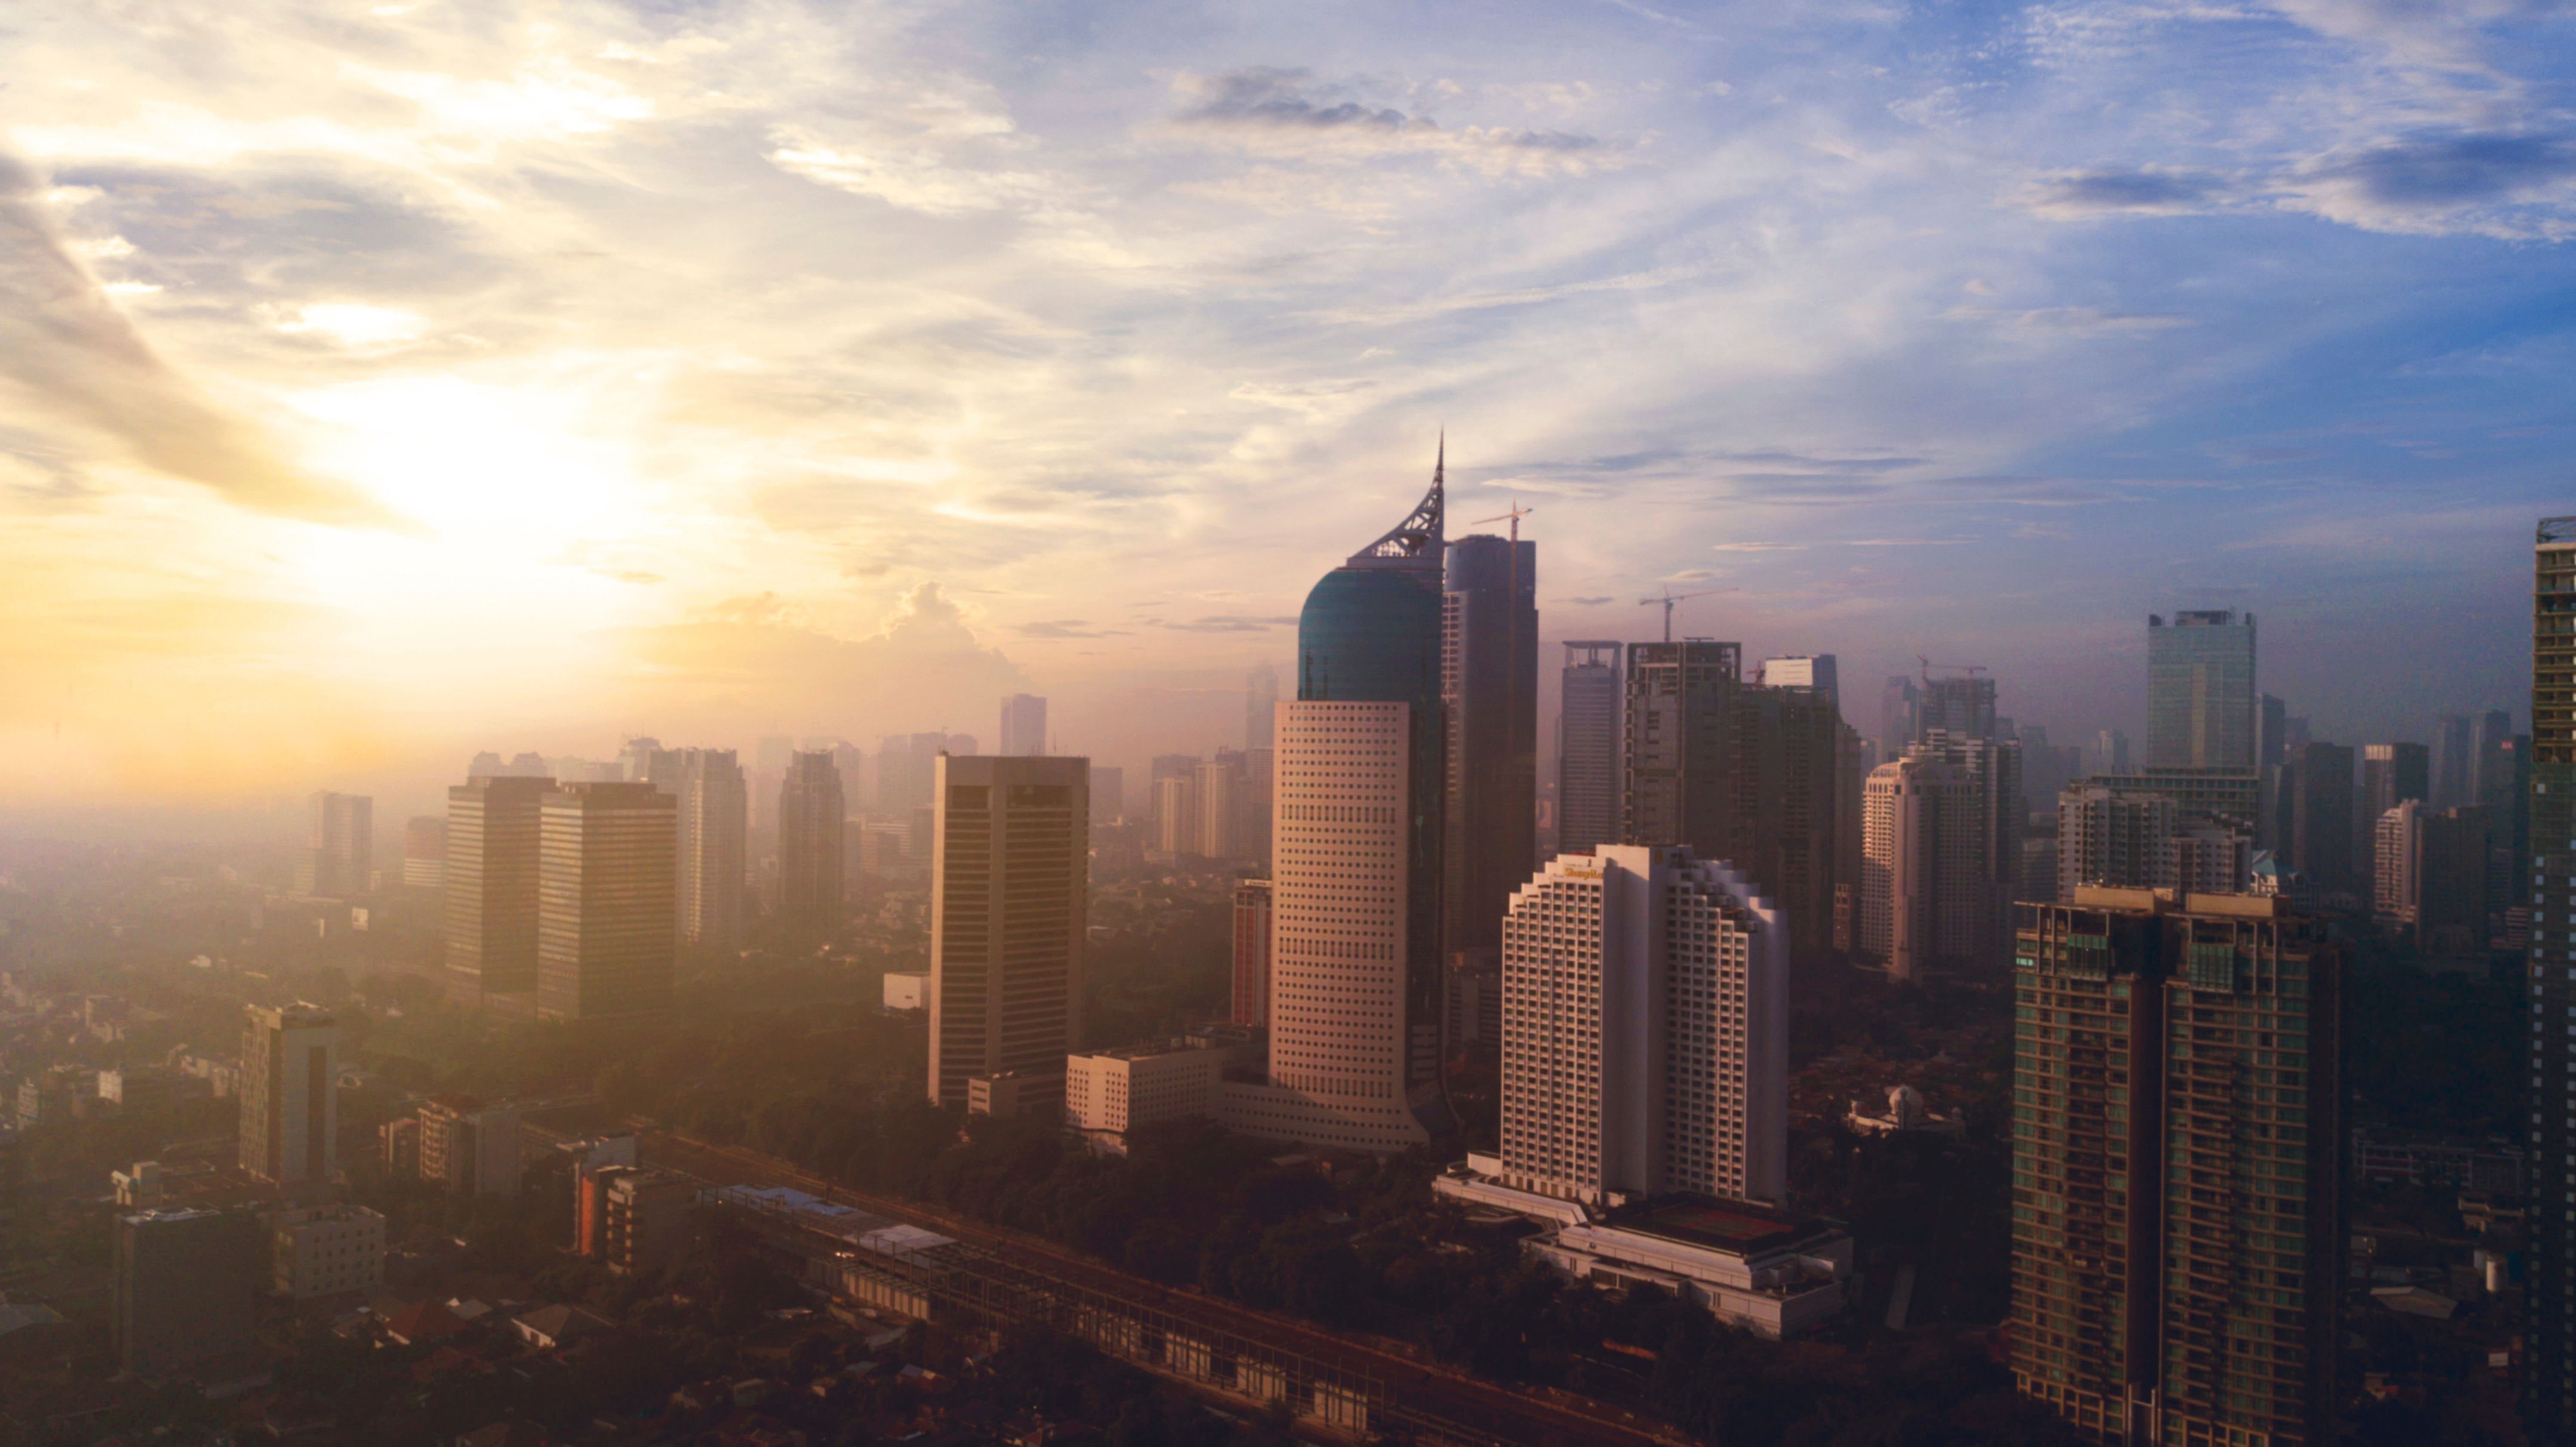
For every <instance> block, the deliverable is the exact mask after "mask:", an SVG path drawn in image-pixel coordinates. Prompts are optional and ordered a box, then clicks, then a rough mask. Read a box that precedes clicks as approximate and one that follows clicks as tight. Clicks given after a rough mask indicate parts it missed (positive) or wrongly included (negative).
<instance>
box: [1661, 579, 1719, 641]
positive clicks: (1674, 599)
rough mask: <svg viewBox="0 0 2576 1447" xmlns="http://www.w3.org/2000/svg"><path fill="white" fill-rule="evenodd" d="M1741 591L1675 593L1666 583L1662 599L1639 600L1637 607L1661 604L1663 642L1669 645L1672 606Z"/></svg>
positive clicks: (1671, 632) (1671, 634)
mask: <svg viewBox="0 0 2576 1447" xmlns="http://www.w3.org/2000/svg"><path fill="white" fill-rule="evenodd" d="M1743 591H1744V590H1743V589H1742V588H1711V589H1709V590H1708V591H1707V592H1704V593H1676V592H1674V591H1673V589H1672V585H1671V584H1669V583H1667V584H1665V585H1664V593H1663V596H1662V597H1660V598H1640V599H1638V600H1637V606H1638V607H1640V608H1643V607H1645V606H1646V605H1647V604H1649V603H1661V604H1663V605H1664V641H1665V642H1666V643H1670V642H1672V641H1673V605H1674V604H1675V603H1687V602H1689V601H1690V600H1691V599H1693V598H1714V597H1716V596H1717V595H1718V594H1720V593H1741V592H1743Z"/></svg>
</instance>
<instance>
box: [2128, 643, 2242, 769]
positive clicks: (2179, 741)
mask: <svg viewBox="0 0 2576 1447" xmlns="http://www.w3.org/2000/svg"><path fill="white" fill-rule="evenodd" d="M2259 696H2260V695H2259V693H2258V691H2257V690H2256V688H2255V687H2254V615H2253V614H2251V613H2248V614H2246V615H2245V617H2244V619H2243V621H2242V622H2240V621H2238V619H2237V616H2236V614H2235V612H2234V611H2232V610H2229V609H2223V608H2222V609H2215V610H2206V611H2194V612H2181V613H2176V614H2175V615H2174V617H2173V622H2171V623H2167V622H2165V620H2164V619H2163V618H2161V617H2157V616H2155V615H2152V614H2150V615H2149V616H2148V618H2147V757H2146V763H2147V765H2148V767H2150V768H2201V769H2212V768H2223V769H2250V768H2252V767H2254V765H2255V760H2256V755H2257V753H2258V752H2259V749H2260V742H2261V740H2260V735H2259V731H2258V729H2257V727H2256V722H2257V707H2258V705H2257V699H2258V698H2259Z"/></svg>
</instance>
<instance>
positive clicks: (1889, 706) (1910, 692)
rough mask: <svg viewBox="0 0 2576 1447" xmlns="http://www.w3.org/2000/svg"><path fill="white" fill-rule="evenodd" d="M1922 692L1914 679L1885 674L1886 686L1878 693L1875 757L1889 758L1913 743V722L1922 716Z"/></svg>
mask: <svg viewBox="0 0 2576 1447" xmlns="http://www.w3.org/2000/svg"><path fill="white" fill-rule="evenodd" d="M1922 710H1923V691H1922V690H1921V689H1919V688H1916V687H1915V686H1914V680H1913V679H1911V678H1909V677H1907V676H1906V675H1904V674H1902V673H1891V674H1889V675H1888V676H1887V683H1886V686H1885V687H1883V688H1881V689H1880V690H1879V695H1878V758H1879V762H1881V763H1887V762H1891V761H1893V760H1894V759H1895V758H1896V756H1897V755H1899V754H1902V753H1904V752H1905V746H1906V745H1907V744H1910V743H1912V742H1914V733H1915V723H1916V720H1918V719H1919V718H1920V717H1921V716H1922Z"/></svg>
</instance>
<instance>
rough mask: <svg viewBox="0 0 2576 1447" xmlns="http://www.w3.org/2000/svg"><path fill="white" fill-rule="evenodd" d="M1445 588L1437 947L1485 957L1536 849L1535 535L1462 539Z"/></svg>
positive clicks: (1452, 551) (1452, 549)
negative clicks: (1444, 771)
mask: <svg viewBox="0 0 2576 1447" xmlns="http://www.w3.org/2000/svg"><path fill="white" fill-rule="evenodd" d="M1442 588H1443V591H1442V594H1441V623H1440V629H1441V644H1440V651H1441V662H1440V696H1441V709H1442V712H1443V714H1444V716H1445V722H1446V723H1447V726H1448V731H1449V732H1448V739H1447V745H1446V752H1447V760H1446V762H1447V767H1448V784H1447V788H1446V790H1445V791H1444V793H1445V797H1444V798H1443V800H1442V807H1443V810H1444V816H1445V825H1444V827H1445V830H1446V833H1445V835H1444V837H1443V839H1442V841H1441V845H1440V857H1441V863H1442V866H1443V867H1444V868H1445V869H1446V871H1447V874H1446V877H1445V879H1444V880H1443V883H1442V885H1441V908H1442V912H1443V916H1444V918H1443V922H1442V925H1441V949H1442V951H1443V953H1444V954H1448V955H1454V954H1458V953H1461V952H1473V953H1477V954H1480V955H1490V954H1491V953H1492V952H1493V951H1494V950H1496V949H1498V948H1500V947H1501V944H1502V932H1503V911H1504V909H1505V908H1506V907H1507V906H1508V905H1509V904H1510V902H1511V897H1512V891H1513V890H1515V889H1518V888H1519V887H1520V885H1521V883H1522V881H1524V880H1526V879H1528V878H1529V874H1530V870H1531V869H1532V868H1533V867H1535V863H1536V854H1537V850H1538V544H1537V543H1535V542H1525V541H1519V540H1511V539H1504V538H1497V537H1491V536H1487V535H1483V534H1478V535H1475V536H1471V537H1464V538H1459V539H1457V540H1455V541H1453V542H1451V543H1450V544H1449V547H1448V565H1447V576H1446V579H1445V580H1444V582H1443V584H1442Z"/></svg>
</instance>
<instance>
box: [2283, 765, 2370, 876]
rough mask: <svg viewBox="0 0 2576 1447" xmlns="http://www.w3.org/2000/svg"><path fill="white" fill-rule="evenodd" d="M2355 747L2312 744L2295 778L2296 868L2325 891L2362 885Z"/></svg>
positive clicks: (2292, 846)
mask: <svg viewBox="0 0 2576 1447" xmlns="http://www.w3.org/2000/svg"><path fill="white" fill-rule="evenodd" d="M2352 784H2353V779H2352V748H2351V746H2350V745H2347V744H2319V743H2311V744H2308V745H2307V746H2305V747H2304V748H2302V749H2300V750H2299V753H2298V757H2297V762H2296V763H2295V764H2294V765H2293V766H2292V769H2291V777H2290V788H2289V794H2290V818H2289V833H2290V864H2291V867H2292V868H2294V869H2297V870H2298V871H2299V872H2300V873H2301V874H2304V875H2306V876H2307V877H2308V882H2309V883H2311V884H2313V885H2315V886H2316V887H2317V888H2319V889H2322V890H2329V891H2332V890H2349V889H2352V888H2354V887H2355V886H2356V884H2357V880H2356V877H2355V875H2354V872H2353V844H2354V836H2353V819H2352V804H2353V800H2352Z"/></svg>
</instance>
